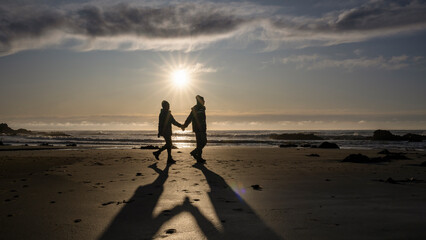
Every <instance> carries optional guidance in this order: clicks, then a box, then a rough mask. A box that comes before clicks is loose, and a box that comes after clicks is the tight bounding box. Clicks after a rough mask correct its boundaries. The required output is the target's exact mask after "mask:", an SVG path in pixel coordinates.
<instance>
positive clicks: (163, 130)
mask: <svg viewBox="0 0 426 240" xmlns="http://www.w3.org/2000/svg"><path fill="white" fill-rule="evenodd" d="M161 106H162V107H163V108H162V109H161V112H160V116H159V120H158V137H160V136H163V137H164V140H165V141H166V144H165V145H164V146H163V147H161V148H160V149H159V150H158V151H155V152H153V153H152V154H154V157H155V159H157V160H159V156H160V154H161V152H162V151H164V150H166V149H167V155H168V157H167V163H168V164H172V163H175V162H176V161H175V160H173V158H172V146H173V143H172V124H173V125H175V126H178V127H181V128H182V124H180V123H178V122H177V121H176V120H175V118H174V117H173V115H172V113H171V111H170V104H169V103H168V102H167V101H165V100H164V101H163V102H161Z"/></svg>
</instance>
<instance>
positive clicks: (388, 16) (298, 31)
mask: <svg viewBox="0 0 426 240" xmlns="http://www.w3.org/2000/svg"><path fill="white" fill-rule="evenodd" d="M425 12H426V4H425V3H424V2H423V1H416V0H412V1H395V0H391V1H385V0H374V1H373V0H372V1H369V2H368V3H366V4H364V5H362V6H359V7H355V8H352V9H348V10H343V11H335V12H329V13H327V14H325V15H323V16H322V17H320V18H309V17H290V16H284V17H278V18H277V19H276V20H275V21H273V22H272V26H271V29H270V35H271V36H273V37H275V38H279V39H282V40H285V39H287V41H296V40H299V41H300V40H303V41H310V42H311V44H312V43H317V44H323V45H333V44H339V43H346V42H358V41H364V40H367V39H371V38H374V37H380V36H387V35H392V34H397V33H401V32H411V31H417V30H421V29H425V28H426V14H425ZM265 40H267V39H265Z"/></svg>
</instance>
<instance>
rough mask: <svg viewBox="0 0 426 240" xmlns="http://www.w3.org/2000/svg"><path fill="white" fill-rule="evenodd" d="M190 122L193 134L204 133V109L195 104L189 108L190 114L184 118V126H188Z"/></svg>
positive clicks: (205, 125)
mask: <svg viewBox="0 0 426 240" xmlns="http://www.w3.org/2000/svg"><path fill="white" fill-rule="evenodd" d="M191 122H192V131H193V132H206V130H207V124H206V107H204V106H203V105H201V104H197V105H195V106H194V107H192V108H191V113H189V116H188V117H187V118H186V121H185V124H184V126H188V125H189V124H190V123H191Z"/></svg>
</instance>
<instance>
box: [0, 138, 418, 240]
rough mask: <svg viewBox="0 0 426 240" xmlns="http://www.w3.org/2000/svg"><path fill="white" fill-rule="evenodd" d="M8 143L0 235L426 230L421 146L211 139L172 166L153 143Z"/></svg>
mask: <svg viewBox="0 0 426 240" xmlns="http://www.w3.org/2000/svg"><path fill="white" fill-rule="evenodd" d="M12 148H13V147H1V151H0V166H1V167H0V195H1V199H0V200H1V203H0V225H1V229H0V238H1V239H162V238H167V239H425V238H426V232H425V231H424V227H425V222H426V182H425V180H426V177H425V176H426V174H425V173H426V167H423V166H421V164H422V163H423V162H425V161H426V153H425V152H424V151H404V152H403V154H404V155H405V156H406V157H407V158H408V159H400V160H398V159H397V160H391V161H390V162H379V163H353V162H342V160H343V159H344V158H345V157H347V156H348V155H349V154H353V153H356V154H357V153H361V154H363V155H366V156H368V157H379V156H381V155H379V154H378V152H379V150H377V149H369V150H357V149H315V148H279V147H246V146H245V147H238V146H233V147H229V146H227V147H221V146H213V147H212V146H208V147H206V148H205V150H204V158H205V159H206V160H207V164H205V165H200V164H195V160H193V159H192V158H191V157H190V155H189V152H190V151H191V150H192V149H191V148H180V149H176V150H173V156H174V158H175V160H176V161H177V163H176V164H173V165H168V166H167V165H166V154H163V155H162V156H161V157H160V160H159V161H157V160H155V159H154V157H153V155H152V150H141V149H90V148H82V147H64V148H61V149H58V148H53V149H52V147H46V148H45V149H44V148H37V150H36V149H33V150H25V149H26V148H25V147H22V148H20V149H12ZM10 150H14V151H10ZM389 150H390V151H392V149H389ZM398 151H400V150H398ZM311 154H317V155H319V156H317V155H311Z"/></svg>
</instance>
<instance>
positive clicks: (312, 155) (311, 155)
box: [306, 153, 320, 157]
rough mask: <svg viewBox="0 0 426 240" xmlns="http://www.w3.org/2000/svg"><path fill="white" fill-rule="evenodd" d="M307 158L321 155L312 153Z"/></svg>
mask: <svg viewBox="0 0 426 240" xmlns="http://www.w3.org/2000/svg"><path fill="white" fill-rule="evenodd" d="M306 156H307V157H319V156H320V155H319V154H316V153H312V154H309V155H306Z"/></svg>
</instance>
